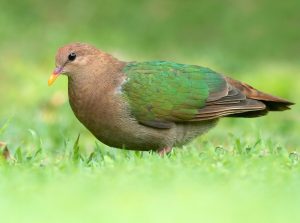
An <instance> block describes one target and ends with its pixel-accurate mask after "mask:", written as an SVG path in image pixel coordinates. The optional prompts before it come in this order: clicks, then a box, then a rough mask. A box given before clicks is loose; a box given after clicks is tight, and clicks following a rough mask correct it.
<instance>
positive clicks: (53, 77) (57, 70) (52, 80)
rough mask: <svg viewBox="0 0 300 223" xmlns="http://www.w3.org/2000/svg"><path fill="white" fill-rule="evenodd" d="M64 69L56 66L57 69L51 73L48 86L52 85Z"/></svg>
mask: <svg viewBox="0 0 300 223" xmlns="http://www.w3.org/2000/svg"><path fill="white" fill-rule="evenodd" d="M62 70H63V69H62V67H57V68H55V70H54V71H53V73H52V74H51V76H50V78H49V79H48V86H50V85H52V84H53V83H54V81H55V80H56V78H57V77H58V76H59V75H60V73H61V72H62Z"/></svg>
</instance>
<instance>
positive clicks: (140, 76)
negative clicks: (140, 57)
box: [122, 61, 228, 128]
mask: <svg viewBox="0 0 300 223" xmlns="http://www.w3.org/2000/svg"><path fill="white" fill-rule="evenodd" d="M123 72H124V73H125V74H126V75H127V81H126V82H125V83H124V84H123V86H122V89H123V92H124V97H125V98H126V100H127V101H128V103H129V106H130V109H131V112H132V115H133V116H134V117H135V118H136V119H137V120H138V121H139V122H140V123H143V124H145V125H148V126H152V127H156V128H169V127H170V124H171V123H172V122H188V121H195V120H197V115H198V114H199V109H201V108H204V107H205V105H206V103H209V102H212V101H216V100H218V99H220V98H222V97H224V96H226V95H227V93H228V88H227V83H226V80H225V79H224V77H223V76H222V75H220V74H218V73H216V72H214V71H212V70H210V69H208V68H205V67H200V66H194V65H184V64H178V63H172V62H164V61H153V62H143V63H129V64H128V65H127V66H126V67H125V68H124V70H123Z"/></svg>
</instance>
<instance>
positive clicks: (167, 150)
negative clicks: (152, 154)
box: [157, 146, 172, 157]
mask: <svg viewBox="0 0 300 223" xmlns="http://www.w3.org/2000/svg"><path fill="white" fill-rule="evenodd" d="M171 151H172V147H169V146H167V147H164V148H162V149H159V150H157V153H158V155H160V156H161V157H163V156H165V155H166V154H168V153H170V152H171Z"/></svg>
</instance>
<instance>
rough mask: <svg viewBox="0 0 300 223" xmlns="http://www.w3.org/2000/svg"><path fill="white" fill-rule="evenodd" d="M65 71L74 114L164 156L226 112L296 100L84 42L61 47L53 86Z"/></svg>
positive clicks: (251, 112)
mask: <svg viewBox="0 0 300 223" xmlns="http://www.w3.org/2000/svg"><path fill="white" fill-rule="evenodd" d="M59 74H65V75H67V76H68V80H69V81H68V83H69V84H68V91H69V101H70V105H71V107H72V109H73V111H74V114H75V115H76V117H77V118H78V119H79V120H80V122H81V123H82V124H83V125H84V126H86V127H87V128H88V129H89V130H90V131H91V132H92V133H93V134H94V135H95V136H96V137H97V138H98V139H99V140H100V141H102V142H103V143H105V144H107V145H109V146H112V147H116V148H124V149H133V150H158V151H162V152H163V153H164V152H166V151H169V150H170V148H172V147H173V146H180V145H183V144H185V143H187V142H189V141H190V140H191V139H193V138H195V137H196V136H198V135H201V134H203V133H204V132H206V131H207V130H208V129H210V128H212V127H213V126H214V125H215V124H216V123H217V121H218V119H219V118H220V117H224V116H231V117H256V116H261V115H265V114H266V113H267V112H268V111H282V110H286V109H289V106H290V105H292V104H293V103H291V102H289V101H287V100H284V99H281V98H278V97H274V96H272V95H269V94H265V93H263V92H261V91H258V90H256V89H254V88H253V87H251V86H249V85H247V84H245V83H242V82H239V81H236V80H233V79H231V78H229V77H224V76H222V75H220V74H218V73H216V72H214V71H212V70H210V69H208V68H203V67H200V66H191V65H183V64H176V63H171V62H164V61H155V62H144V63H126V62H122V61H119V60H118V59H116V58H114V57H112V56H111V55H109V54H107V53H104V52H102V51H100V50H98V49H96V48H95V47H93V46H90V45H88V44H81V43H75V44H69V45H66V46H64V47H62V48H60V49H59V50H58V53H57V55H56V69H55V71H54V73H53V75H52V76H51V78H50V79H49V84H52V83H53V82H54V80H55V79H56V77H57V76H58V75H59ZM190 86H194V87H192V88H191V87H190ZM176 91H177V93H175V92H176ZM173 92H174V93H175V94H174V93H173Z"/></svg>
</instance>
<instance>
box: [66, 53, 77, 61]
mask: <svg viewBox="0 0 300 223" xmlns="http://www.w3.org/2000/svg"><path fill="white" fill-rule="evenodd" d="M68 59H69V61H73V60H75V59H76V53H74V52H73V53H70V54H69V56H68Z"/></svg>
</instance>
